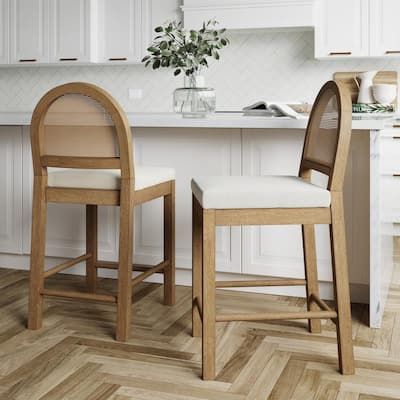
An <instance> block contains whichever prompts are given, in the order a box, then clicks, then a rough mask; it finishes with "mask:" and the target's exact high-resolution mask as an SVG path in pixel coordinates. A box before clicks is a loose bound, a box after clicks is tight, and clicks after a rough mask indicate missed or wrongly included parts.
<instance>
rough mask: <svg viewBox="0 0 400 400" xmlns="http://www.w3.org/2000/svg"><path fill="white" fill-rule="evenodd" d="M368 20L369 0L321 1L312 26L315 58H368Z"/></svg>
mask: <svg viewBox="0 0 400 400" xmlns="http://www.w3.org/2000/svg"><path fill="white" fill-rule="evenodd" d="M368 16H369V1H368V0H320V1H319V2H318V4H317V15H316V26H315V56H316V58H325V57H328V58H335V57H365V56H368V55H369V20H368Z"/></svg>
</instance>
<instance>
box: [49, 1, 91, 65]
mask: <svg viewBox="0 0 400 400" xmlns="http://www.w3.org/2000/svg"><path fill="white" fill-rule="evenodd" d="M96 17H97V9H96V7H95V3H94V2H93V0H53V1H51V2H50V17H49V18H50V34H49V41H50V62H52V63H81V62H90V61H93V58H94V47H95V46H94V43H93V42H94V38H95V35H96V34H97V32H96V30H95V26H94V25H96V21H95V19H96Z"/></svg>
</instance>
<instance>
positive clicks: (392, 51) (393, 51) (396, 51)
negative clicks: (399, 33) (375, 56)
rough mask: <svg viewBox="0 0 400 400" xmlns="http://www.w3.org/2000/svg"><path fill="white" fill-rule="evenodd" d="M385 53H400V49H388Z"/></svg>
mask: <svg viewBox="0 0 400 400" xmlns="http://www.w3.org/2000/svg"><path fill="white" fill-rule="evenodd" d="M385 54H400V50H386V51H385Z"/></svg>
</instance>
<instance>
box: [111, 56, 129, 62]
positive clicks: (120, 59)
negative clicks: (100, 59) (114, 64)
mask: <svg viewBox="0 0 400 400" xmlns="http://www.w3.org/2000/svg"><path fill="white" fill-rule="evenodd" d="M126 60H127V58H126V57H112V58H109V59H108V61H126Z"/></svg>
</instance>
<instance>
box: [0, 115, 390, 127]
mask: <svg viewBox="0 0 400 400" xmlns="http://www.w3.org/2000/svg"><path fill="white" fill-rule="evenodd" d="M31 115H32V114H31V112H0V125H30V122H31ZM127 116H128V120H129V123H130V125H131V126H132V127H143V128H145V127H160V128H169V127H171V128H238V129H244V128H259V129H305V128H306V126H307V121H308V119H306V118H305V119H291V118H287V117H280V118H271V117H254V116H250V117H244V116H243V115H242V114H234V113H216V114H212V115H210V116H208V117H207V118H182V116H181V115H178V114H174V113H127ZM391 119H393V116H391V117H386V118H382V117H376V116H366V117H365V116H363V118H362V119H353V129H357V130H380V129H383V128H384V127H385V126H387V124H388V122H389V121H390V120H391Z"/></svg>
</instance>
